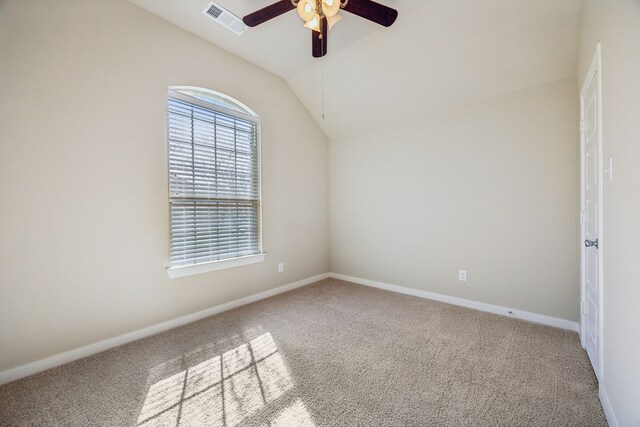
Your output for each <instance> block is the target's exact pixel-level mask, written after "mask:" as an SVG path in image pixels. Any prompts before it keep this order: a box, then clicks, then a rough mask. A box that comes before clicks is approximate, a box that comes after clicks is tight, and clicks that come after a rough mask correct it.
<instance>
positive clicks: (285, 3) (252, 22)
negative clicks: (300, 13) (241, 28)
mask: <svg viewBox="0 0 640 427" xmlns="http://www.w3.org/2000/svg"><path fill="white" fill-rule="evenodd" d="M293 9H295V6H294V5H293V4H292V3H291V0H280V1H279V2H277V3H273V4H271V5H269V6H267V7H263V8H262V9H260V10H256V11H255V12H253V13H250V14H248V15H247V16H245V17H244V18H242V22H244V23H245V24H247V26H248V27H255V26H256V25H260V24H262V23H263V22H267V21H268V20H270V19H273V18H275V17H277V16H280V15H282V14H283V13H286V12H289V11H290V10H293Z"/></svg>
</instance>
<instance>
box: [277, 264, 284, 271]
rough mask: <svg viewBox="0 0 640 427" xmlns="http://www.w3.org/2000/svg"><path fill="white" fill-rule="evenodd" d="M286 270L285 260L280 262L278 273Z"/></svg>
mask: <svg viewBox="0 0 640 427" xmlns="http://www.w3.org/2000/svg"><path fill="white" fill-rule="evenodd" d="M283 271H284V262H279V263H278V273H282V272H283Z"/></svg>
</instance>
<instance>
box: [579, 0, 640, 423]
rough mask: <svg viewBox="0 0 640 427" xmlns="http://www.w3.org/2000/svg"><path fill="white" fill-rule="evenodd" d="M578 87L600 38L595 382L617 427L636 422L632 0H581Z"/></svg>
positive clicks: (638, 257) (638, 153) (636, 61)
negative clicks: (601, 164)
mask: <svg viewBox="0 0 640 427" xmlns="http://www.w3.org/2000/svg"><path fill="white" fill-rule="evenodd" d="M583 18H584V22H583V30H582V39H581V49H580V72H579V83H580V84H581V85H582V82H583V81H584V78H585V76H586V73H587V71H588V68H589V65H590V63H591V60H592V58H593V54H594V52H595V47H596V43H597V42H598V41H601V42H602V102H603V105H602V114H603V126H602V129H603V150H604V155H603V158H604V159H605V162H608V159H609V158H610V157H611V158H613V161H614V180H613V182H608V181H607V180H605V183H604V187H603V193H604V200H603V222H604V224H603V225H604V227H603V235H602V243H603V245H602V248H603V250H604V265H603V273H604V291H603V292H604V293H603V295H604V311H603V314H604V340H603V343H604V357H603V362H604V367H603V372H602V377H603V382H602V385H603V386H604V389H605V391H606V394H607V396H608V399H609V401H610V402H611V408H612V410H613V412H614V414H615V417H616V418H617V421H618V424H619V425H620V426H639V425H640V363H639V362H640V309H639V307H640V284H639V283H640V279H639V277H640V262H639V261H640V190H639V188H640V187H639V186H640V168H639V167H638V160H639V159H640V125H639V123H640V2H638V0H606V1H605V0H587V1H586V2H585V8H584V17H583Z"/></svg>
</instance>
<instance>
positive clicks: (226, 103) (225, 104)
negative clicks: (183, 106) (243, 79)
mask: <svg viewBox="0 0 640 427" xmlns="http://www.w3.org/2000/svg"><path fill="white" fill-rule="evenodd" d="M169 94H170V95H175V94H179V95H181V96H187V97H189V98H191V99H192V100H194V99H195V100H198V101H200V102H199V103H204V104H209V105H211V106H215V107H218V108H223V109H225V110H229V111H234V112H236V113H240V114H243V115H247V116H250V117H252V118H254V119H258V118H259V116H258V115H257V114H256V113H255V112H254V111H253V110H252V109H251V108H249V107H247V106H246V105H245V104H243V103H242V102H240V101H238V100H237V99H235V98H232V97H231V96H229V95H225V94H224V93H220V92H216V91H215V90H211V89H205V88H202V87H195V86H170V87H169Z"/></svg>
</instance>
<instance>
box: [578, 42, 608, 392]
mask: <svg viewBox="0 0 640 427" xmlns="http://www.w3.org/2000/svg"><path fill="white" fill-rule="evenodd" d="M596 73H597V74H596ZM594 76H595V77H597V84H598V103H597V107H596V108H597V118H596V120H597V122H598V165H597V173H598V182H599V186H598V199H599V200H598V245H599V248H598V366H594V367H593V368H594V371H595V373H596V377H597V378H598V381H599V382H602V381H603V375H602V371H603V366H604V362H603V356H604V346H603V342H604V316H603V314H604V313H603V307H604V292H603V290H604V274H603V270H604V269H603V259H604V248H605V240H604V238H603V234H604V233H603V226H602V223H603V221H602V212H603V203H602V202H603V197H602V196H603V187H604V173H603V168H602V164H603V163H602V154H603V149H602V145H603V144H602V137H603V133H602V47H601V44H600V42H598V44H597V45H596V51H595V54H594V56H593V60H592V61H591V66H590V67H589V72H588V73H587V75H586V77H585V80H584V83H583V85H582V89H581V90H580V343H581V344H582V347H583V348H585V346H586V328H585V327H584V324H585V323H584V322H585V314H586V313H585V310H584V307H585V306H586V302H585V296H586V295H585V294H586V292H585V280H586V277H585V268H586V249H587V248H586V247H585V245H584V241H585V234H586V231H585V229H586V227H585V225H586V217H585V215H586V200H585V199H586V197H585V183H586V177H585V167H584V165H585V156H586V153H585V132H584V119H585V105H584V98H585V93H586V90H587V88H588V87H589V85H590V84H591V83H592V82H593V78H594Z"/></svg>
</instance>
